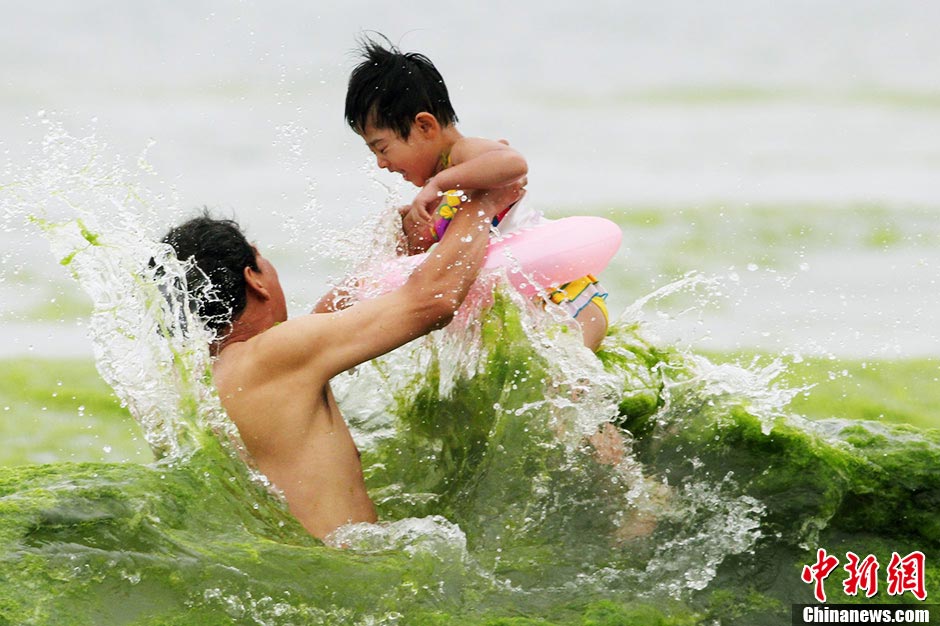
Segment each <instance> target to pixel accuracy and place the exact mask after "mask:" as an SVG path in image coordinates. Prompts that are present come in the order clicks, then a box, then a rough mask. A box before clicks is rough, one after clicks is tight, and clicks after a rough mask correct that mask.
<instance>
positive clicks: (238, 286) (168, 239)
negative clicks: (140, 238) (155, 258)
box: [163, 211, 259, 335]
mask: <svg viewBox="0 0 940 626" xmlns="http://www.w3.org/2000/svg"><path fill="white" fill-rule="evenodd" d="M163 243H167V244H170V245H171V246H172V247H173V249H174V250H175V251H176V257H177V258H178V259H179V260H180V261H188V260H189V259H192V260H193V263H194V266H193V267H191V268H189V269H188V270H187V272H186V283H187V290H188V291H189V294H190V296H191V297H192V298H193V301H194V302H196V306H197V310H196V313H197V314H198V315H199V316H200V317H201V318H202V319H203V320H204V321H205V322H206V324H207V325H208V326H209V328H211V329H212V330H214V331H215V332H216V333H217V334H219V335H221V334H224V333H225V332H226V331H227V329H228V327H229V325H230V324H231V322H232V321H233V320H234V319H236V318H237V317H238V316H239V315H240V314H241V312H242V311H243V310H244V309H245V305H246V303H247V298H248V296H247V290H246V287H247V282H246V278H245V268H246V267H247V268H250V269H252V270H254V271H256V272H257V271H259V266H258V261H257V251H256V250H255V248H254V247H253V246H252V245H251V244H250V243H248V240H247V239H246V238H245V235H244V234H243V233H242V231H241V228H240V227H239V226H238V224H237V223H236V222H235V221H233V220H227V219H216V218H213V217H211V216H210V215H209V212H208V211H204V212H203V214H202V215H200V216H199V217H196V218H193V219H191V220H189V221H188V222H185V223H184V224H181V225H180V226H176V227H175V228H172V229H170V231H169V232H168V233H167V234H166V236H164V237H163ZM207 279H208V281H209V283H211V289H210V290H209V292H208V294H207V293H206V292H205V289H206V280H207ZM207 296H208V297H207Z"/></svg>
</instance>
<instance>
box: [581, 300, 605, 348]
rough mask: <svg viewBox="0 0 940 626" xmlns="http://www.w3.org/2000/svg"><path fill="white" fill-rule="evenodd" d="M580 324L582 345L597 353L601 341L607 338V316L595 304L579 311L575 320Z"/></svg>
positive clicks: (592, 303)
mask: <svg viewBox="0 0 940 626" xmlns="http://www.w3.org/2000/svg"><path fill="white" fill-rule="evenodd" d="M575 319H577V320H578V323H579V324H581V334H582V335H583V337H584V345H585V346H587V347H588V348H590V349H591V350H593V351H594V352H597V349H598V348H599V347H600V345H601V341H603V340H604V337H606V336H607V316H605V315H604V312H603V311H602V310H601V307H599V306H598V305H597V303H595V302H591V303H590V304H589V305H587V306H586V307H584V308H583V309H581V312H580V313H578V317H577V318H575Z"/></svg>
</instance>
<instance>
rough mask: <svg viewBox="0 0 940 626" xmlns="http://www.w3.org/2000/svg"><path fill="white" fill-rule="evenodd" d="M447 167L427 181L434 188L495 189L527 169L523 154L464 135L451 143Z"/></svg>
mask: <svg viewBox="0 0 940 626" xmlns="http://www.w3.org/2000/svg"><path fill="white" fill-rule="evenodd" d="M450 159H451V164H452V165H451V166H450V167H448V168H447V169H445V170H441V171H440V172H438V173H437V174H436V175H434V177H432V178H431V180H429V181H428V183H429V184H432V183H433V184H434V185H435V186H436V187H437V189H438V191H447V190H448V189H464V190H470V189H495V188H496V187H504V186H505V185H509V184H510V183H514V182H516V181H517V180H519V179H521V178H522V177H524V176H525V175H526V174H527V173H528V172H529V165H528V163H526V160H525V157H524V156H522V154H520V153H519V151H517V150H515V149H514V148H511V147H509V146H508V145H507V144H505V143H502V142H499V141H493V140H491V139H480V138H479V137H465V138H463V139H460V140H459V141H458V142H457V143H455V144H454V147H453V148H452V149H451V153H450Z"/></svg>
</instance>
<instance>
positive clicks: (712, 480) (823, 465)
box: [0, 297, 940, 625]
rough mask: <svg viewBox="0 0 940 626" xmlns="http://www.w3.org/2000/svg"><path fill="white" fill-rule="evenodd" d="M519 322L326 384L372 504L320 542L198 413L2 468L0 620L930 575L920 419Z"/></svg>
mask: <svg viewBox="0 0 940 626" xmlns="http://www.w3.org/2000/svg"><path fill="white" fill-rule="evenodd" d="M525 324H526V321H525V320H524V319H522V316H521V314H520V311H519V309H518V308H516V307H515V306H514V305H513V304H512V303H511V302H510V300H509V299H508V298H505V297H502V298H498V299H497V301H496V303H495V304H494V306H493V307H492V308H491V309H490V310H489V311H488V312H487V313H486V314H485V315H484V317H483V318H482V321H481V322H480V323H479V324H471V325H470V326H472V327H473V328H472V332H471V335H472V337H469V336H467V335H466V334H465V335H462V336H457V337H456V338H455V337H453V336H451V337H450V338H443V339H442V338H441V337H437V338H434V339H428V340H426V341H423V342H418V343H417V344H413V345H412V346H409V347H407V348H406V349H405V350H404V352H403V353H402V354H397V355H396V354H393V355H391V356H390V357H387V358H386V359H384V360H382V361H379V362H377V363H376V364H374V365H367V366H362V367H361V368H359V370H357V371H356V372H353V373H350V374H348V375H346V376H344V377H343V378H342V379H341V380H338V381H337V389H338V395H339V397H340V399H341V403H342V404H343V405H344V409H345V410H346V412H347V414H348V417H349V419H350V421H351V422H352V423H353V425H354V428H355V430H356V434H357V436H358V438H359V440H360V441H361V442H363V445H362V448H363V463H364V467H365V470H366V475H367V479H368V486H369V488H370V492H371V493H372V495H373V497H374V499H375V500H376V502H377V504H378V506H379V509H380V512H381V517H382V519H383V520H384V521H383V523H382V524H379V525H367V524H363V525H354V526H350V527H345V528H343V529H340V531H338V532H337V533H336V534H335V535H334V536H333V537H331V538H330V540H329V541H328V544H329V545H324V544H322V543H320V542H318V541H316V540H314V539H311V538H310V537H308V536H307V535H306V534H305V533H304V532H303V530H302V529H301V528H300V527H299V525H297V524H296V523H295V522H294V521H293V520H292V519H291V518H290V516H289V515H288V514H287V513H286V512H285V509H284V507H283V506H282V505H281V503H280V501H279V500H278V498H277V497H275V496H273V495H271V493H270V492H269V491H268V490H266V489H265V488H264V486H263V485H261V484H259V482H258V481H257V480H256V479H255V478H254V477H253V476H252V473H251V472H250V471H249V470H248V469H247V467H246V466H245V465H244V463H242V461H240V460H239V458H238V456H237V455H236V454H233V453H232V451H231V450H230V449H229V447H228V446H226V445H223V443H222V442H220V440H219V439H217V438H216V437H215V436H214V435H212V434H209V433H205V432H204V433H203V434H201V435H199V436H198V437H196V444H195V450H194V451H193V452H191V453H190V454H188V455H187V456H186V457H185V458H176V457H174V456H172V455H170V456H167V457H165V458H163V459H161V460H160V461H157V462H155V463H154V464H152V465H148V466H140V465H135V464H103V463H102V464H51V465H39V466H23V467H19V468H4V469H2V470H0V509H2V515H0V538H2V542H3V547H2V552H0V581H2V585H0V616H2V617H0V623H3V624H57V625H58V624H102V623H107V624H141V625H143V624H148V625H149V624H229V623H244V624H359V623H361V624H366V623H374V624H381V623H385V624H536V623H538V624H701V623H719V624H726V625H727V624H755V623H760V624H786V623H789V607H790V604H791V603H798V602H810V601H812V589H811V587H810V586H809V585H806V584H805V583H803V582H801V581H800V570H801V568H802V566H803V565H804V564H808V563H810V562H811V561H812V557H813V554H814V552H815V549H816V548H817V547H825V548H826V549H827V550H829V552H831V553H839V552H842V553H844V552H846V551H849V550H851V551H854V552H856V553H864V554H868V553H872V554H875V555H876V556H877V557H878V558H879V559H882V561H881V562H882V563H887V562H888V558H889V557H890V554H891V552H893V551H894V552H899V553H902V554H907V553H909V552H911V551H914V550H920V551H922V552H924V553H925V555H926V562H927V565H928V571H927V575H926V580H927V584H928V594H936V593H940V589H937V580H938V578H937V575H936V570H935V568H934V566H933V559H934V558H935V557H936V555H937V547H938V545H940V521H938V520H940V473H938V471H937V467H940V436H938V434H937V432H936V431H928V432H922V431H916V430H913V429H910V428H905V427H898V426H893V427H889V426H886V425H884V424H878V423H870V422H851V421H824V422H807V421H804V420H802V419H801V418H799V417H797V416H794V415H788V414H787V413H786V411H785V407H784V406H782V403H783V402H784V401H785V399H786V398H787V397H788V395H787V393H786V390H783V389H777V388H776V387H775V385H774V382H773V375H774V372H773V371H769V370H758V369H755V370H748V369H742V368H730V367H728V366H715V365H713V364H711V363H709V362H708V361H706V360H704V359H702V358H699V357H695V356H694V355H689V354H683V353H680V352H678V351H675V350H668V349H662V348H658V347H655V346H653V345H650V344H649V343H648V342H647V341H646V340H644V338H643V336H642V333H641V330H640V329H639V328H638V327H636V326H634V325H630V324H628V323H626V322H622V323H620V324H618V325H615V326H614V327H613V330H612V332H611V335H610V336H609V337H608V338H607V340H606V342H605V346H604V350H603V351H602V352H601V353H600V355H599V357H600V358H599V359H594V357H593V355H581V360H576V361H574V362H572V360H571V359H566V358H564V356H563V355H562V354H561V353H559V352H553V351H552V350H555V351H558V350H560V349H561V348H563V347H565V346H567V347H568V348H571V349H572V350H573V348H572V342H568V343H566V342H565V338H564V335H565V333H564V332H561V331H558V333H559V335H561V337H560V339H561V341H558V340H559V337H555V338H554V339H552V341H556V343H555V345H554V347H553V348H552V350H546V346H545V345H543V344H541V343H540V339H539V336H538V335H537V334H536V335H533V333H532V332H531V329H528V328H526V327H525ZM556 330H557V329H556ZM563 330H564V329H562V331H563ZM543 339H544V337H543ZM471 340H472V341H474V342H476V343H475V344H474V347H473V348H472V349H467V347H468V344H467V343H465V342H468V341H471ZM448 342H456V343H457V344H461V345H463V348H464V349H463V350H461V351H460V356H458V355H457V354H456V353H453V352H451V351H450V350H451V348H452V347H453V346H450V345H448ZM592 360H593V365H592V364H591V363H592ZM194 421H195V420H194ZM608 422H613V423H616V424H617V425H618V428H617V430H616V431H615V432H611V431H610V429H605V428H604V426H603V425H604V424H606V423H608ZM597 432H600V433H601V436H600V437H598V436H597V435H596V434H595V433H597ZM617 435H619V438H622V442H621V441H620V440H619V438H618V436H617ZM837 584H838V583H837V581H835V580H833V581H832V589H831V591H830V593H831V594H832V595H836V594H838V593H839V591H840V590H839V589H838V588H837ZM842 597H843V598H845V596H842ZM848 599H849V600H851V598H848ZM899 599H903V598H895V600H899ZM880 600H881V601H891V600H892V598H881V599H880ZM910 600H911V599H910V598H908V601H910Z"/></svg>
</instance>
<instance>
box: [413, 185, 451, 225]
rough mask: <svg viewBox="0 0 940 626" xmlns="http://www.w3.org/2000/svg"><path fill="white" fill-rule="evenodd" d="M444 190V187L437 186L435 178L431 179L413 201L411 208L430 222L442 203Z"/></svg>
mask: <svg viewBox="0 0 940 626" xmlns="http://www.w3.org/2000/svg"><path fill="white" fill-rule="evenodd" d="M442 191H443V189H441V188H440V187H438V186H437V184H436V183H435V182H434V179H431V180H429V181H428V183H427V184H426V185H425V186H424V187H423V188H422V189H421V191H419V192H418V195H416V196H415V199H414V200H413V201H412V202H411V209H412V210H413V211H415V212H417V214H418V216H420V217H421V218H423V219H425V220H427V221H428V222H430V221H431V215H432V214H433V213H434V211H436V210H437V207H438V206H439V205H440V203H441V192H442Z"/></svg>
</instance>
